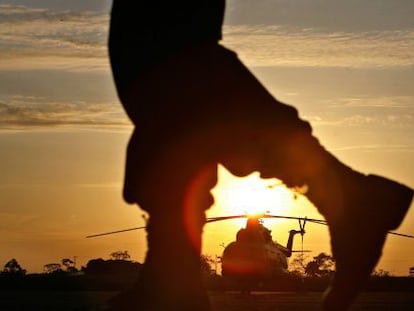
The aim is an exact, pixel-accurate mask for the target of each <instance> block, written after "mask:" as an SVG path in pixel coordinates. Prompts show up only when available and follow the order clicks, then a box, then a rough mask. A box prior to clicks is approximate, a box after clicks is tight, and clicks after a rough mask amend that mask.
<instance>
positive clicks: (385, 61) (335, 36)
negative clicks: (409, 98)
mask: <svg viewBox="0 0 414 311" xmlns="http://www.w3.org/2000/svg"><path fill="white" fill-rule="evenodd" d="M224 38H225V40H224V43H225V44H226V45H227V46H229V47H230V48H233V49H235V50H236V51H238V53H239V55H240V56H241V58H242V59H243V60H244V61H246V62H247V63H248V64H249V65H250V66H295V67H300V66H310V67H353V68H381V67H388V66H412V65H414V52H413V51H414V30H394V31H372V32H335V33H331V32H326V31H325V32H318V31H316V30H315V29H291V28H286V27H281V26H269V25H259V26H257V25H256V26H247V25H238V26H237V25H235V26H231V25H229V26H227V27H226V28H225V35H224Z"/></svg>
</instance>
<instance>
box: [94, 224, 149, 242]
mask: <svg viewBox="0 0 414 311" xmlns="http://www.w3.org/2000/svg"><path fill="white" fill-rule="evenodd" d="M145 228H146V226H145V227H135V228H129V229H121V230H115V231H110V232H104V233H98V234H92V235H88V236H86V238H87V239H89V238H96V237H99V236H104V235H110V234H117V233H122V232H128V231H134V230H140V229H145Z"/></svg>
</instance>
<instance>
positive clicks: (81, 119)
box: [0, 96, 130, 129]
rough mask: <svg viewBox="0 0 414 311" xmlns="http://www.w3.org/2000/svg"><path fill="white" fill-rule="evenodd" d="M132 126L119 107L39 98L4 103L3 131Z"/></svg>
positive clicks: (1, 107) (0, 120) (0, 105)
mask: <svg viewBox="0 0 414 311" xmlns="http://www.w3.org/2000/svg"><path fill="white" fill-rule="evenodd" d="M57 125H89V126H129V125H130V123H129V122H128V119H127V118H126V116H125V113H124V112H123V110H122V107H121V106H120V105H119V104H118V103H91V102H88V103H86V102H48V101H47V100H46V99H43V98H36V97H22V96H18V97H13V98H9V99H8V100H7V102H0V129H10V128H16V127H17V128H22V127H33V126H57Z"/></svg>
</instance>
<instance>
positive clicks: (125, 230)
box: [86, 214, 414, 239]
mask: <svg viewBox="0 0 414 311" xmlns="http://www.w3.org/2000/svg"><path fill="white" fill-rule="evenodd" d="M255 217H257V218H276V219H288V220H299V221H307V222H312V223H315V224H319V225H325V226H327V225H328V223H327V221H326V220H324V219H314V218H307V217H294V216H281V215H269V214H263V215H258V216H255ZM240 218H249V215H233V216H219V217H210V218H207V220H206V223H211V222H217V221H223V220H230V219H240ZM145 228H146V226H143V227H135V228H128V229H121V230H115V231H110V232H104V233H98V234H92V235H88V236H86V238H95V237H100V236H105V235H111V234H117V233H123V232H128V231H134V230H140V229H145ZM388 234H391V235H396V236H400V237H405V238H410V239H414V235H410V234H405V233H399V232H394V231H388Z"/></svg>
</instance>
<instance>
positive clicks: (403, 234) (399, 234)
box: [388, 231, 414, 239]
mask: <svg viewBox="0 0 414 311" xmlns="http://www.w3.org/2000/svg"><path fill="white" fill-rule="evenodd" d="M388 234H392V235H397V236H402V237H404V238H410V239H414V235H410V234H405V233H398V232H394V231H388Z"/></svg>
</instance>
